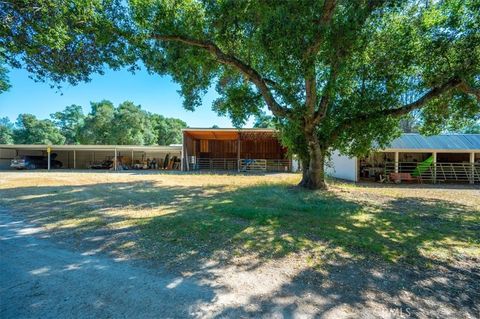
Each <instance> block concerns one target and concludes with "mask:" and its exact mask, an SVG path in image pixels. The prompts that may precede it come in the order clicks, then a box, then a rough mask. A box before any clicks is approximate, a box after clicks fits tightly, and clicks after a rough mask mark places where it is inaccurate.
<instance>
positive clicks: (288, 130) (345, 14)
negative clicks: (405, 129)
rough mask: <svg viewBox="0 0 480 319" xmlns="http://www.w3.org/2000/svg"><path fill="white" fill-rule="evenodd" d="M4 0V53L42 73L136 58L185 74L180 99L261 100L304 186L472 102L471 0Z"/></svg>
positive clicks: (64, 76)
mask: <svg viewBox="0 0 480 319" xmlns="http://www.w3.org/2000/svg"><path fill="white" fill-rule="evenodd" d="M0 5H1V6H2V10H0V19H2V24H1V25H0V28H1V29H0V36H1V38H0V45H1V46H3V47H4V49H5V52H6V54H5V58H6V61H7V62H8V63H10V64H11V65H14V66H22V65H23V66H26V67H27V69H29V70H30V71H31V72H32V73H34V74H35V75H36V76H37V77H38V78H39V79H42V80H43V79H49V80H53V81H54V82H59V81H63V80H68V81H70V82H72V83H76V82H78V81H83V80H88V76H89V75H90V74H91V73H93V72H102V70H103V69H104V68H105V67H107V66H108V67H112V68H119V67H122V66H133V67H135V65H134V64H135V63H136V62H138V61H141V62H142V63H143V64H144V65H145V66H146V67H147V68H148V69H149V70H150V71H151V72H155V73H159V74H170V75H171V76H172V77H173V79H174V80H175V81H177V82H178V83H180V84H181V93H182V95H183V97H184V106H185V107H186V108H188V109H195V107H197V106H198V105H200V103H201V98H202V95H203V94H204V93H205V92H206V91H207V90H208V88H210V87H211V86H212V85H216V88H217V91H218V93H219V95H220V97H219V98H218V100H217V101H216V102H215V103H214V106H213V107H214V109H215V110H217V111H218V112H219V113H221V114H228V115H230V116H231V117H232V119H233V120H234V122H235V123H237V124H239V125H241V124H242V123H244V121H245V120H246V119H247V118H248V116H250V115H252V114H260V113H261V112H262V111H263V109H264V108H265V107H266V108H268V109H269V110H270V111H271V113H273V115H274V116H275V118H276V122H277V123H278V125H279V128H280V131H281V133H282V139H283V141H284V143H285V144H286V145H287V146H288V147H289V149H290V150H291V151H292V152H295V153H296V154H298V156H299V157H300V158H301V159H302V162H303V163H304V168H305V169H304V173H303V179H302V182H301V185H302V186H305V187H308V188H322V187H325V183H324V160H325V158H326V157H327V156H328V155H329V152H330V151H331V150H332V149H339V150H340V151H342V152H343V153H345V154H360V153H364V152H365V151H366V150H368V149H370V148H371V147H372V145H377V146H379V147H381V146H383V145H385V144H386V143H388V142H389V141H390V140H391V139H392V138H393V137H395V136H396V135H397V134H398V132H399V129H398V123H399V120H400V119H401V118H402V117H403V116H405V115H407V114H408V113H410V112H412V111H416V112H417V113H418V114H419V116H420V117H421V118H422V122H423V123H425V125H427V126H428V127H429V128H430V130H431V131H438V130H440V129H441V128H442V127H443V126H444V125H448V123H449V122H452V121H464V120H465V119H469V118H473V117H475V116H478V113H479V103H480V102H479V100H480V91H479V87H480V1H479V0H438V1H433V0H432V1H429V0H417V1H415V0H410V1H408V0H402V1H393V0H391V1H388V0H356V1H349V0H348V1H347V0H323V1H312V0H308V1H307V0H296V1H288V0H285V1H268V0H249V1H247V0H245V1H243V0H240V1H239V0H218V1H214V0H203V1H202V0H198V1H196V0H131V1H129V2H128V3H125V2H123V1H119V0H118V1H116V0H104V1H101V0H92V1H88V2H86V1H59V0H43V1H40V0H38V1H27V0H24V1H14V2H8V1H7V3H4V2H2V4H0ZM405 95H409V96H413V97H414V98H413V99H411V100H410V101H408V102H407V103H406V102H405V99H404V97H405Z"/></svg>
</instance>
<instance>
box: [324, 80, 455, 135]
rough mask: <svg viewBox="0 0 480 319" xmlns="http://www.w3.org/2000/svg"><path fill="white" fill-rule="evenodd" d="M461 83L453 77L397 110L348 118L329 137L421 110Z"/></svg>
mask: <svg viewBox="0 0 480 319" xmlns="http://www.w3.org/2000/svg"><path fill="white" fill-rule="evenodd" d="M462 83H463V81H462V79H460V78H459V77H453V78H450V79H449V80H448V81H446V82H445V83H443V84H441V85H439V86H435V87H433V88H432V89H431V90H430V91H428V92H427V93H425V94H424V95H423V96H422V97H420V98H419V99H418V100H416V101H415V102H412V103H409V104H407V105H404V106H402V107H399V108H393V109H386V110H383V111H376V112H371V113H363V114H360V115H358V116H355V117H353V118H350V119H348V120H345V121H343V122H342V123H340V124H339V125H338V126H337V127H336V129H335V130H334V131H333V133H332V135H331V139H332V140H334V139H336V138H337V137H338V136H339V134H340V133H341V132H343V131H344V130H345V129H348V128H349V127H351V126H352V125H353V124H356V123H359V122H364V121H367V120H371V119H374V118H380V117H385V116H394V117H397V116H402V115H405V114H407V113H410V112H412V111H414V110H418V109H421V108H422V107H424V106H425V105H426V104H427V103H428V102H430V101H431V100H433V99H435V98H437V97H439V96H441V95H442V94H444V93H446V92H448V91H450V90H451V89H454V88H458V87H459V86H460V85H461V84H462Z"/></svg>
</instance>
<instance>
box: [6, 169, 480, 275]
mask: <svg viewBox="0 0 480 319" xmlns="http://www.w3.org/2000/svg"><path fill="white" fill-rule="evenodd" d="M298 178H299V177H298V176H297V175H288V174H284V175H267V176H241V175H203V174H202V175H190V174H135V173H132V174H126V173H123V174H108V173H52V174H47V173H33V172H27V173H20V174H18V173H2V175H1V184H0V205H2V206H5V207H7V208H10V209H11V210H13V211H15V212H16V213H18V214H21V215H24V216H26V217H27V218H28V219H29V220H30V221H35V222H37V223H39V224H41V225H42V226H44V227H45V228H46V229H47V230H48V231H49V232H51V233H53V234H55V235H58V236H62V235H63V236H65V237H71V236H70V235H74V236H73V238H74V239H75V238H81V239H82V240H80V241H78V242H77V244H78V245H85V242H84V240H83V237H84V236H86V235H95V236H96V237H97V239H98V238H102V240H103V241H104V245H103V247H102V249H103V250H106V251H107V252H116V253H124V254H125V253H126V254H127V255H128V254H133V255H135V256H136V257H144V258H149V259H152V258H153V259H158V260H167V261H168V263H173V264H175V263H177V262H185V261H194V262H195V261H196V260H197V259H198V258H205V257H208V258H211V257H213V258H232V257H233V258H235V257H238V256H245V255H248V256H250V255H256V256H258V258H261V259H262V260H265V259H274V258H279V257H283V256H288V255H291V254H296V255H299V256H300V255H301V256H302V258H303V259H304V260H305V261H308V263H310V264H311V265H312V266H313V265H321V264H322V263H323V262H324V258H336V257H341V258H357V259H362V258H381V259H384V260H387V261H389V262H394V263H398V262H401V263H407V264H415V265H419V266H430V265H431V264H432V263H437V262H440V263H444V262H447V263H452V262H478V261H479V260H480V196H479V194H480V192H479V189H478V188H473V187H469V186H456V187H455V186H448V187H447V186H443V187H442V186H439V187H435V186H431V185H402V186H394V185H387V186H385V185H375V184H365V185H360V186H355V185H352V184H341V183H338V184H334V185H332V186H331V189H330V191H328V192H310V191H304V190H301V189H297V188H295V187H294V185H295V184H296V183H297V181H298ZM95 236H93V237H95ZM94 239H95V238H93V239H92V241H93V242H94Z"/></svg>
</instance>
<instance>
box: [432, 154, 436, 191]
mask: <svg viewBox="0 0 480 319" xmlns="http://www.w3.org/2000/svg"><path fill="white" fill-rule="evenodd" d="M432 157H433V183H434V184H436V183H437V152H433V153H432Z"/></svg>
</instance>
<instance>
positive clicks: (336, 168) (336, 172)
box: [325, 151, 358, 182]
mask: <svg viewBox="0 0 480 319" xmlns="http://www.w3.org/2000/svg"><path fill="white" fill-rule="evenodd" d="M325 171H326V173H327V175H329V176H332V177H335V178H340V179H345V180H348V181H352V182H357V180H358V175H357V158H356V157H348V156H345V155H341V154H340V153H339V152H338V151H334V152H333V154H332V157H331V158H330V160H329V161H328V162H327V163H326V164H325Z"/></svg>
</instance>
